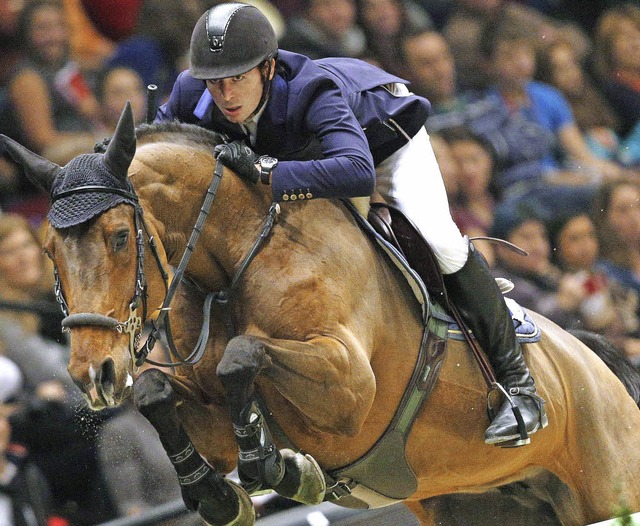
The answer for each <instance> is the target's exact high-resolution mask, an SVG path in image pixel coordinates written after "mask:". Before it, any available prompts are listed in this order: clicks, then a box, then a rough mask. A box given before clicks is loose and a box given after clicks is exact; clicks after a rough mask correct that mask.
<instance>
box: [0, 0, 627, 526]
mask: <svg viewBox="0 0 640 526" xmlns="http://www.w3.org/2000/svg"><path fill="white" fill-rule="evenodd" d="M214 3H219V2H214V1H212V0H180V1H176V0H3V1H0V133H3V134H5V135H8V136H9V137H12V138H14V139H16V140H17V141H19V142H20V143H21V144H23V145H25V146H26V147H28V148H29V149H31V150H32V151H34V152H36V153H38V154H40V155H42V156H43V157H45V158H47V159H50V160H52V161H54V162H56V163H58V164H60V165H64V164H65V163H66V162H68V161H69V160H70V159H71V158H73V157H75V156H76V155H78V154H80V153H87V152H92V151H93V147H94V144H95V143H97V142H101V141H102V140H103V139H104V138H106V137H109V136H110V135H111V134H112V133H113V130H114V128H115V124H116V122H117V119H118V117H119V115H120V112H121V111H122V108H123V107H124V104H125V101H127V100H129V101H131V104H132V108H133V110H134V115H135V119H136V122H137V123H138V124H139V123H141V122H143V120H144V119H145V114H146V86H148V85H149V84H155V85H156V86H157V87H158V93H159V102H160V103H161V102H163V101H164V100H165V99H166V97H167V96H168V94H169V92H170V91H171V88H172V86H173V82H174V80H175V79H176V77H177V75H178V73H179V72H181V71H182V70H184V69H186V68H187V67H188V47H189V41H190V36H191V31H192V28H193V26H194V24H195V22H196V21H197V19H198V18H199V17H200V15H201V14H202V13H203V12H204V11H205V10H206V9H208V8H209V7H211V5H213V4H214ZM248 3H252V4H254V5H256V6H257V7H259V8H260V9H261V10H263V12H264V13H265V14H266V15H267V17H268V18H269V20H270V21H271V22H272V24H273V26H274V29H275V30H276V34H277V35H278V38H279V43H280V47H281V48H282V49H287V50H289V51H295V52H299V53H303V54H305V55H308V56H309V57H311V58H324V57H334V56H342V57H345V56H346V57H354V58H359V59H362V60H366V61H368V62H371V63H373V64H376V65H379V66H380V67H382V68H383V69H385V70H387V71H389V72H391V73H393V74H395V75H397V76H399V77H401V78H404V79H407V80H409V81H410V82H411V84H410V89H411V90H412V91H413V92H414V93H416V94H419V95H422V96H424V97H426V98H427V99H428V100H429V101H430V103H431V114H430V116H429V118H428V119H427V122H426V128H427V131H428V132H429V135H430V137H431V142H432V145H433V147H434V150H435V152H436V157H437V159H438V162H439V165H440V169H441V172H442V175H443V178H444V180H445V184H446V188H447V193H448V197H449V202H450V206H451V213H452V216H453V218H454V220H455V222H456V224H457V225H458V227H459V228H460V230H461V232H462V233H463V234H466V235H468V236H469V237H471V238H478V239H477V241H476V242H475V243H476V246H477V247H478V248H479V249H480V250H481V252H482V253H483V254H484V255H485V257H486V259H487V260H488V262H489V263H490V265H491V267H492V270H493V272H494V273H495V276H496V277H503V278H508V279H509V280H511V281H512V282H513V283H514V284H515V288H514V289H513V290H512V291H511V292H509V296H510V297H512V298H514V299H515V300H516V301H518V302H519V303H520V304H521V305H522V306H523V307H525V308H531V309H533V310H535V311H537V312H540V313H541V314H543V315H545V316H547V317H549V318H550V319H551V320H553V321H554V322H556V323H557V324H559V325H560V326H562V327H564V328H567V329H573V328H579V329H587V330H591V331H594V332H598V333H600V334H604V335H606V336H607V337H609V338H610V339H611V341H612V342H614V344H615V345H616V346H618V347H619V348H620V349H621V350H623V351H624V352H625V353H626V354H627V356H628V357H629V358H630V359H631V360H632V361H634V362H635V363H636V364H638V365H639V366H640V301H639V297H640V5H639V4H638V3H637V2H625V1H622V0H591V1H590V2H573V1H570V0H271V1H269V0H250V1H248ZM415 176H416V177H420V176H421V174H420V173H416V174H415ZM48 206H49V203H48V199H47V196H45V195H43V194H42V193H41V192H40V191H39V190H38V189H36V188H34V187H33V186H32V185H31V184H30V183H29V181H27V180H26V178H25V177H24V175H23V174H22V173H21V171H20V169H19V168H18V167H16V166H15V165H13V164H11V163H9V162H8V161H7V160H5V159H3V158H0V524H10V525H15V526H18V525H19V526H22V525H31V524H49V525H51V526H64V525H65V524H68V525H76V524H78V525H85V524H87V525H88V524H96V523H99V522H101V521H105V520H109V519H112V518H115V517H119V516H125V515H135V514H138V513H141V512H142V511H144V510H145V509H147V508H150V507H152V506H155V505H157V504H159V503H162V502H169V501H172V500H174V499H177V498H179V496H180V491H179V488H178V486H177V480H176V479H175V474H174V473H173V471H172V467H171V465H170V463H169V462H168V460H167V459H166V456H165V455H164V452H163V451H162V448H161V446H160V444H159V441H158V439H157V435H156V434H155V431H153V429H152V428H150V427H149V425H148V424H147V423H146V422H145V421H144V420H143V419H142V418H141V417H140V416H139V415H138V414H137V412H135V411H134V410H133V409H132V408H131V407H128V406H125V407H122V408H119V409H117V410H112V411H106V412H103V413H100V414H94V413H91V412H90V411H88V410H86V409H85V406H84V403H83V401H82V400H81V399H80V397H79V391H78V389H77V388H76V387H75V386H74V385H73V383H72V382H70V378H69V375H68V374H67V372H66V364H67V360H68V353H69V348H68V342H67V340H66V338H65V335H63V334H62V333H61V332H60V320H61V314H60V312H59V309H58V307H57V304H56V303H55V298H54V297H53V283H52V276H53V273H52V269H51V268H50V265H49V263H48V262H47V260H46V259H45V258H44V257H43V255H42V246H41V234H42V228H43V226H44V218H45V216H46V212H47V209H48ZM491 237H493V238H499V239H504V240H507V241H509V242H511V243H513V244H515V245H517V246H518V247H520V248H522V249H524V250H526V252H527V253H528V255H527V256H523V255H520V254H519V253H517V252H514V251H513V250H511V249H510V248H509V247H508V246H506V245H504V244H496V243H493V242H491V241H488V240H486V239H482V238H491ZM133 459H135V460H133Z"/></svg>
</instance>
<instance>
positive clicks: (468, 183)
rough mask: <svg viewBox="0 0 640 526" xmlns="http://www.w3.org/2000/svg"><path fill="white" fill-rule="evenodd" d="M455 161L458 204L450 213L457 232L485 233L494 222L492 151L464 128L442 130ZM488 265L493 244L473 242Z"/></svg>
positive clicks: (472, 234)
mask: <svg viewBox="0 0 640 526" xmlns="http://www.w3.org/2000/svg"><path fill="white" fill-rule="evenodd" d="M442 136H443V137H444V139H445V140H446V141H447V143H448V144H449V148H450V149H451V153H452V155H453V158H454V159H455V161H456V162H457V164H458V176H457V179H458V206H456V207H455V208H453V209H452V211H451V216H452V217H453V220H454V221H455V222H456V224H457V225H458V228H460V232H462V233H463V234H465V235H467V236H469V237H475V236H487V235H488V232H489V229H490V228H491V224H492V223H493V212H494V209H495V207H496V197H495V193H494V191H493V189H492V183H493V167H494V160H493V150H492V149H491V147H490V146H489V144H487V143H486V142H485V141H484V140H483V139H482V138H480V137H479V136H477V135H475V134H473V133H472V132H471V131H470V130H468V129H467V128H464V127H458V128H451V129H449V130H445V131H443V132H442ZM474 244H475V245H476V247H477V248H478V249H479V250H480V252H482V254H483V255H484V256H485V258H486V259H487V262H488V263H489V265H492V264H493V262H494V254H493V245H492V244H489V243H487V242H485V241H476V242H475V243H474Z"/></svg>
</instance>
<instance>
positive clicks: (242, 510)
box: [203, 479, 256, 526]
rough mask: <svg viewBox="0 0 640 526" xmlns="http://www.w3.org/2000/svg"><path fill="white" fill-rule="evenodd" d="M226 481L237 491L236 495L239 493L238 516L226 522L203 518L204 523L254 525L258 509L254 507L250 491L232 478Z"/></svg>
mask: <svg viewBox="0 0 640 526" xmlns="http://www.w3.org/2000/svg"><path fill="white" fill-rule="evenodd" d="M225 482H226V483H227V484H229V486H231V488H232V489H233V491H235V492H236V495H238V503H239V506H238V508H239V511H238V516H237V517H236V518H235V519H233V520H232V521H231V522H226V523H225V524H220V523H216V524H213V523H210V522H207V521H206V519H204V518H203V521H204V523H205V524H208V525H209V526H253V525H254V524H255V522H256V510H255V508H254V507H253V502H252V501H251V498H250V497H249V495H248V493H247V492H246V491H245V490H244V489H242V486H240V485H239V484H236V483H235V482H233V481H232V480H229V479H225Z"/></svg>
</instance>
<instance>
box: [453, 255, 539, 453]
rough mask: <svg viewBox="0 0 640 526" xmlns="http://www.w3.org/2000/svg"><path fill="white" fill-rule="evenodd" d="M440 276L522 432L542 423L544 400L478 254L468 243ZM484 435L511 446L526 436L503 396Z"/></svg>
mask: <svg viewBox="0 0 640 526" xmlns="http://www.w3.org/2000/svg"><path fill="white" fill-rule="evenodd" d="M444 282H445V286H446V290H447V293H448V295H449V300H450V301H451V302H452V303H453V304H454V305H455V306H456V307H457V308H458V310H459V311H460V314H461V315H462V318H463V320H464V322H465V323H466V324H467V326H468V328H469V329H471V330H472V331H473V334H474V336H475V338H476V340H477V341H478V342H479V343H480V346H481V347H482V349H483V350H484V352H485V353H486V354H487V357H488V358H489V362H490V363H491V366H492V367H493V370H494V373H495V375H496V379H497V380H498V382H500V384H501V385H502V386H503V387H504V389H505V390H506V392H507V393H509V395H510V397H511V401H512V403H513V404H514V407H517V408H518V409H519V410H520V414H521V415H522V420H523V422H524V426H525V429H526V431H527V433H528V434H532V433H535V432H536V431H537V430H538V429H541V428H543V427H545V426H546V425H547V423H548V421H547V415H546V413H545V410H544V400H542V398H540V397H539V396H538V395H536V388H535V384H534V381H533V378H532V377H531V374H530V373H529V369H528V367H527V365H526V364H525V361H524V357H523V356H522V349H521V347H520V343H519V342H518V340H517V338H516V333H515V329H514V327H513V321H512V319H511V315H510V313H509V309H508V308H507V305H506V303H505V302H504V299H503V297H502V293H501V291H500V288H499V287H498V285H497V284H496V282H495V279H494V278H493V277H492V276H491V274H490V272H489V269H488V267H487V264H486V262H485V260H484V258H483V257H482V255H481V254H480V253H479V252H478V251H477V250H476V249H475V248H474V247H473V245H472V244H471V243H469V257H468V259H467V262H466V263H465V264H464V266H463V267H462V268H461V269H460V270H458V271H457V272H454V273H453V274H448V275H445V276H444ZM484 437H485V442H486V443H487V444H498V445H503V446H511V447H513V446H521V445H524V444H528V443H529V442H530V439H529V438H528V437H525V438H523V437H522V435H521V433H520V432H519V429H518V422H517V419H516V416H515V413H514V409H513V408H512V405H511V403H510V402H509V400H508V399H505V400H504V402H503V403H502V405H501V407H500V409H499V410H498V412H497V413H496V415H495V417H494V418H493V420H492V422H491V425H490V426H489V428H488V429H487V431H486V432H485V435H484ZM506 442H508V444H506Z"/></svg>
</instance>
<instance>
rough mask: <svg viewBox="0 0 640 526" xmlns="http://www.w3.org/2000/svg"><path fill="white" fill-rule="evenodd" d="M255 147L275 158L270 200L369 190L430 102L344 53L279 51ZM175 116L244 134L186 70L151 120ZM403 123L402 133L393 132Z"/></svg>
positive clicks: (238, 135)
mask: <svg viewBox="0 0 640 526" xmlns="http://www.w3.org/2000/svg"><path fill="white" fill-rule="evenodd" d="M278 63H279V68H278V71H277V73H276V75H275V76H274V78H273V81H272V85H271V92H270V96H269V100H268V101H267V105H266V108H265V110H264V112H263V113H262V115H261V117H260V119H259V121H258V129H257V137H256V141H255V145H253V149H254V150H255V152H256V153H258V154H260V155H264V154H268V155H271V156H273V157H276V158H277V159H279V164H278V166H277V167H276V168H275V170H274V171H273V174H272V193H273V198H274V200H277V201H281V200H289V199H292V200H293V199H297V198H298V199H299V198H302V199H305V198H306V199H309V198H315V197H357V196H365V195H370V194H371V193H372V191H373V189H374V187H375V168H374V167H375V166H376V165H377V164H379V163H380V162H382V161H383V160H384V159H386V158H387V157H389V155H391V154H392V153H394V152H395V151H397V150H398V149H399V148H401V147H402V146H403V145H404V144H405V143H406V141H407V139H406V137H405V136H404V133H406V135H407V136H409V137H413V136H414V135H415V134H416V133H417V132H418V130H419V129H420V128H421V127H422V126H423V125H424V123H425V120H426V118H427V116H428V114H429V110H430V104H429V102H428V101H427V100H426V99H424V98H422V97H418V96H416V95H409V96H406V97H397V96H395V95H392V94H391V93H390V92H389V91H388V90H387V89H386V88H385V87H383V86H384V85H386V84H392V83H402V84H407V81H406V80H403V79H401V78H398V77H396V76H394V75H391V74H389V73H387V72H385V71H383V70H381V69H380V68H377V67H375V66H373V65H371V64H368V63H366V62H363V61H360V60H356V59H349V58H329V59H321V60H311V59H309V58H307V57H305V56H304V55H299V54H297V53H291V52H287V51H280V52H279V55H278ZM174 119H176V120H179V121H181V122H187V123H192V124H197V125H199V126H202V127H204V128H207V129H210V130H214V131H218V132H223V133H225V134H227V135H228V136H229V137H230V138H231V139H243V138H246V135H245V133H244V131H243V129H242V127H241V126H240V125H238V124H233V123H231V122H229V121H227V120H226V119H225V118H224V116H223V115H222V113H221V112H220V110H218V108H217V107H216V105H215V103H214V101H213V98H212V97H211V95H210V94H209V92H208V91H207V89H206V83H205V81H204V80H198V79H194V78H193V77H191V76H190V75H189V73H188V71H184V72H183V73H181V74H180V76H179V77H178V79H177V81H176V83H175V85H174V87H173V90H172V92H171V95H170V97H169V100H168V101H167V103H166V104H164V105H162V106H161V107H160V109H159V110H158V113H157V116H156V119H155V122H161V121H167V120H174ZM396 125H398V126H400V127H401V128H402V130H404V133H402V132H398V129H397V126H396Z"/></svg>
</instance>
